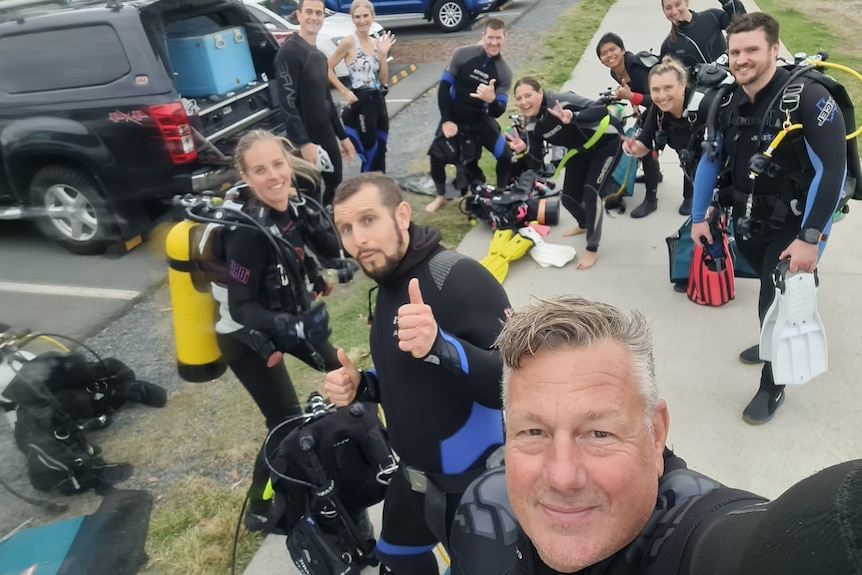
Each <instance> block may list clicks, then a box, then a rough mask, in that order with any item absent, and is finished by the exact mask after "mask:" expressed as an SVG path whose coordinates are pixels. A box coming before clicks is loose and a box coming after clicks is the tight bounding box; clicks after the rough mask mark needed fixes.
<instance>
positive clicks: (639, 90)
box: [610, 52, 659, 194]
mask: <svg viewBox="0 0 862 575" xmlns="http://www.w3.org/2000/svg"><path fill="white" fill-rule="evenodd" d="M623 59H624V62H625V68H626V74H627V75H628V77H629V81H628V82H627V84H628V87H629V89H631V91H632V99H631V105H632V108H634V109H635V110H638V111H639V110H640V107H641V106H643V108H644V109H646V110H649V108H650V106H652V98H650V91H649V71H650V69H649V68H648V67H646V66H644V65H643V64H641V63H640V58H639V57H638V56H637V55H635V54H633V53H631V52H626V53H625V54H624V55H623ZM610 72H611V78H613V79H614V80H616V81H617V82H619V83H622V78H620V77H619V76H617V74H616V73H615V72H614V71H613V70H611V71H610ZM640 114H642V111H641V112H639V117H640V119H639V123H642V122H643V115H640ZM641 164H642V165H643V169H644V185H645V186H646V189H647V193H648V194H649V193H650V192H652V193H654V192H655V191H656V190H657V189H658V178H659V166H658V158H657V157H656V156H655V155H653V154H651V153H650V154H647V155H646V156H644V157H643V158H641Z"/></svg>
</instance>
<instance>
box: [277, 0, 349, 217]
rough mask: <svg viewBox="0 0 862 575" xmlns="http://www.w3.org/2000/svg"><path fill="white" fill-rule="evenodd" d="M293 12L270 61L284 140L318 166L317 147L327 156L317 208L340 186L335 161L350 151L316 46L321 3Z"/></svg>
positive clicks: (305, 1) (308, 0) (307, 1)
mask: <svg viewBox="0 0 862 575" xmlns="http://www.w3.org/2000/svg"><path fill="white" fill-rule="evenodd" d="M296 13H297V18H298V19H299V32H298V33H297V34H294V35H293V36H291V37H290V38H288V39H287V40H286V41H285V42H284V44H282V45H281V48H279V50H278V53H277V54H276V56H275V73H276V76H277V78H276V92H277V95H278V105H279V109H280V110H281V113H282V118H283V119H284V127H285V136H286V137H287V139H288V140H290V141H291V143H292V144H293V145H294V146H296V147H298V148H299V149H300V151H301V152H302V158H303V159H304V160H305V161H307V162H309V163H310V164H312V165H314V166H318V167H320V164H319V159H318V149H317V146H318V145H319V146H320V147H321V148H323V149H324V150H325V151H326V153H327V155H328V156H329V160H330V162H331V163H332V169H331V170H324V171H323V174H322V175H323V183H324V190H323V198H322V199H323V204H324V205H329V204H331V203H332V196H333V194H334V193H335V188H336V187H338V184H340V183H341V177H342V165H341V158H342V156H344V157H345V158H346V159H348V160H349V159H351V158H352V157H353V154H354V149H353V144H352V143H351V142H350V139H349V138H348V137H347V134H346V133H345V131H344V126H342V125H341V120H340V119H339V117H338V110H337V109H336V107H335V103H334V102H333V101H332V94H331V93H330V90H329V66H328V65H327V63H326V56H324V54H323V52H321V51H320V50H318V49H317V46H316V42H317V33H318V32H319V31H320V27H321V26H322V25H323V18H324V15H325V14H324V5H323V0H300V2H299V8H298V9H297V11H296ZM327 168H328V166H327Z"/></svg>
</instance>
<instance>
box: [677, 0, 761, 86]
mask: <svg viewBox="0 0 862 575" xmlns="http://www.w3.org/2000/svg"><path fill="white" fill-rule="evenodd" d="M719 3H720V4H721V9H718V8H710V9H709V10H704V11H702V12H695V11H694V10H692V9H690V8H689V0H661V7H662V10H664V16H665V18H667V19H668V21H669V22H670V34H668V36H667V38H665V40H664V42H663V43H662V45H661V55H662V56H668V55H670V56H673V57H674V58H676V59H677V60H679V61H680V62H682V65H683V66H686V67H687V68H689V69H690V68H691V67H693V66H696V65H697V64H706V63H709V62H714V61H715V60H716V58H718V57H719V56H721V55H722V54H724V53H726V52H727V40H725V38H724V30H725V29H727V27H728V26H730V21H731V20H732V19H733V17H734V16H736V15H737V14H745V6H743V5H742V2H740V0H719Z"/></svg>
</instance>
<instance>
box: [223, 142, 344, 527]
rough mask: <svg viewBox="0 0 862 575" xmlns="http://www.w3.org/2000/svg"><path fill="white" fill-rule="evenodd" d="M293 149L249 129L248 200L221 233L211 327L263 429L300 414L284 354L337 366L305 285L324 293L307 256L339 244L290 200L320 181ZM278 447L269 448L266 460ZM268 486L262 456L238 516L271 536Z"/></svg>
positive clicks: (312, 214) (245, 160) (245, 153)
mask: <svg viewBox="0 0 862 575" xmlns="http://www.w3.org/2000/svg"><path fill="white" fill-rule="evenodd" d="M292 151H293V146H292V145H291V144H290V142H288V141H287V140H286V139H285V138H282V137H278V136H275V135H273V134H271V133H270V132H267V131H265V130H254V131H252V132H250V133H248V134H246V135H245V136H243V137H242V138H241V139H240V141H239V143H238V144H237V148H236V153H235V159H236V167H237V170H238V171H239V174H240V176H241V177H242V179H243V181H244V182H245V184H246V185H247V187H248V190H249V191H250V192H251V193H250V194H249V195H250V197H249V198H247V200H246V201H245V202H244V205H243V206H242V211H243V212H244V213H245V216H242V217H240V216H241V215H240V214H237V215H236V216H233V217H230V216H228V221H227V222H226V225H225V229H224V231H223V232H222V255H223V257H224V261H225V262H226V267H227V270H226V271H227V275H228V277H227V278H226V282H225V283H226V288H227V289H226V291H227V297H226V298H223V297H218V296H217V297H216V299H217V300H220V303H221V306H220V309H219V315H220V318H219V321H218V323H217V324H216V332H217V334H218V342H219V347H220V348H221V351H222V353H223V355H224V358H225V359H226V361H227V363H228V366H229V367H230V368H231V370H232V371H233V373H234V374H235V375H236V377H237V379H239V381H240V383H242V385H243V386H244V387H245V388H246V390H247V391H248V392H249V394H250V395H251V397H252V399H254V401H255V403H256V404H257V406H258V408H259V409H260V411H261V413H262V414H263V416H264V418H265V419H266V426H267V428H268V429H273V428H274V427H275V426H277V425H278V424H279V423H281V422H282V421H284V420H285V419H287V418H290V417H293V416H296V415H299V414H301V413H302V407H301V406H300V402H299V399H298V398H297V395H296V390H295V389H294V387H293V383H292V382H291V380H290V376H289V375H288V373H287V368H286V367H285V365H284V363H283V362H282V361H281V352H284V353H289V354H290V355H293V356H295V357H297V358H299V359H301V360H302V361H304V362H305V363H307V364H309V365H310V366H312V367H314V368H315V369H320V370H325V371H329V370H332V369H335V368H337V367H339V366H340V364H339V363H338V360H337V358H336V355H335V350H334V348H333V347H332V345H331V344H330V343H329V341H328V337H329V334H330V331H331V330H330V328H329V315H328V313H327V311H326V307H325V304H324V303H323V302H322V301H319V300H315V298H316V296H317V295H318V293H314V292H312V291H311V290H310V289H309V288H308V287H307V286H309V285H314V286H316V287H315V291H317V292H320V291H323V288H325V287H326V284H325V282H322V279H321V276H320V268H319V266H318V263H317V261H316V260H315V257H314V256H318V257H325V258H337V257H338V256H339V253H340V244H339V240H338V237H337V235H336V234H335V230H334V228H333V226H332V225H331V224H330V223H329V220H328V216H326V214H325V212H324V210H323V209H322V208H318V207H317V206H312V205H311V203H310V202H309V200H307V198H305V197H304V196H302V195H299V194H297V192H296V189H295V186H296V185H297V183H298V181H305V182H307V183H311V184H312V185H313V184H314V183H315V182H317V181H318V180H319V176H318V174H317V172H316V170H315V169H314V168H313V167H312V166H311V165H310V164H307V163H306V162H305V161H303V160H301V159H299V158H297V157H295V156H293V155H292V154H291V152H292ZM229 212H230V210H226V213H228V214H229ZM246 216H249V217H246ZM249 221H251V222H254V221H256V222H257V224H259V225H250V224H249V223H248V222H249ZM309 250H312V251H313V253H314V256H312V255H311V254H310V253H308V251H309ZM216 295H217V294H216ZM287 431H289V429H285V433H287ZM280 439H281V438H279V437H273V439H271V440H270V443H269V450H268V451H269V453H272V452H273V451H274V450H275V449H276V448H277V447H278V444H279V442H280ZM268 480H269V469H268V467H267V465H266V461H265V459H264V450H263V448H262V449H261V451H260V453H259V454H258V457H257V461H256V462H255V466H254V472H253V477H252V485H251V488H250V490H249V501H250V505H249V508H248V513H247V514H246V517H245V524H246V527H247V528H248V529H250V530H255V531H264V530H270V529H271V528H272V525H273V523H274V519H277V518H271V517H268V516H267V511H268V510H269V507H270V500H264V498H263V493H264V489H265V487H266V484H267V481H268Z"/></svg>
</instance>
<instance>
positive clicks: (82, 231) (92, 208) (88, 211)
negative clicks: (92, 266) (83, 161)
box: [30, 165, 114, 255]
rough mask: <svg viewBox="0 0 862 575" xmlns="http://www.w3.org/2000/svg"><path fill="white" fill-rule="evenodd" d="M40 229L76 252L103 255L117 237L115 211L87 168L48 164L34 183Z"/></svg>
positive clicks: (33, 200) (32, 190) (32, 194)
mask: <svg viewBox="0 0 862 575" xmlns="http://www.w3.org/2000/svg"><path fill="white" fill-rule="evenodd" d="M30 203H31V206H32V207H33V208H34V209H35V210H36V222H37V225H38V226H39V229H40V230H41V231H42V233H44V234H45V235H47V236H48V237H50V238H52V239H53V240H55V241H56V242H58V243H59V244H60V245H62V246H63V247H64V248H66V249H67V250H69V251H70V252H72V253H76V254H81V255H93V254H101V253H103V252H104V251H105V249H107V247H108V244H109V243H110V241H111V239H112V236H113V229H114V226H113V225H112V224H111V220H112V218H111V212H110V210H109V209H108V208H107V206H106V205H105V201H104V199H103V196H102V194H101V193H100V191H99V187H98V184H96V182H95V181H94V180H93V178H92V176H90V174H88V173H87V172H86V171H84V170H82V169H80V168H75V167H71V166H61V165H55V166H47V167H45V168H42V169H41V170H39V171H38V172H37V173H36V175H35V176H34V177H33V181H32V182H31V183H30Z"/></svg>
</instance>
